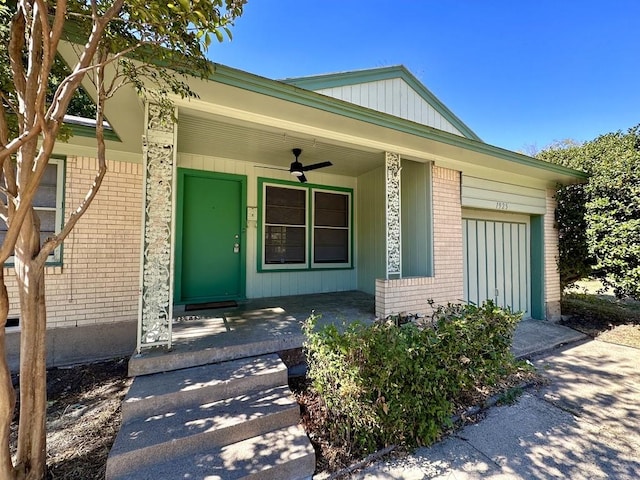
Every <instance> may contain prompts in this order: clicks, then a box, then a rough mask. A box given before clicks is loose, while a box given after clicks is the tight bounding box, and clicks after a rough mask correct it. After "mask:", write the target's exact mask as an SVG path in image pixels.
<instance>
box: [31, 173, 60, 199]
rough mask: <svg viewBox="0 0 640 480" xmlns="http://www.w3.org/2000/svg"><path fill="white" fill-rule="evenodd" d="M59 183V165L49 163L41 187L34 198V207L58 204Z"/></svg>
mask: <svg viewBox="0 0 640 480" xmlns="http://www.w3.org/2000/svg"><path fill="white" fill-rule="evenodd" d="M57 183H58V165H55V164H49V165H47V168H46V170H45V171H44V175H43V177H42V182H40V187H38V191H37V192H36V194H35V197H34V198H33V206H34V207H52V208H55V206H56V191H57V188H58V187H57Z"/></svg>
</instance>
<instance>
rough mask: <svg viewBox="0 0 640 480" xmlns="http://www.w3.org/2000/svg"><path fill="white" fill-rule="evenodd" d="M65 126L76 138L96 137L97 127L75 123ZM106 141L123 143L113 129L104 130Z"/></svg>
mask: <svg viewBox="0 0 640 480" xmlns="http://www.w3.org/2000/svg"><path fill="white" fill-rule="evenodd" d="M65 125H67V126H68V127H69V128H70V129H71V133H73V135H74V136H76V137H87V138H95V137H96V128H95V127H88V126H87V125H78V124H75V123H65ZM104 139H105V140H111V141H114V142H122V140H121V139H120V137H119V136H118V134H117V133H116V132H115V131H113V130H111V129H105V130H104Z"/></svg>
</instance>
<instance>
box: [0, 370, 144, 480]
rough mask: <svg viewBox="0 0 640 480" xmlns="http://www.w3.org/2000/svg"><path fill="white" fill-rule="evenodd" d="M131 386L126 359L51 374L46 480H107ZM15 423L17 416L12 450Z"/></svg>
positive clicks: (54, 371) (49, 377) (48, 386)
mask: <svg viewBox="0 0 640 480" xmlns="http://www.w3.org/2000/svg"><path fill="white" fill-rule="evenodd" d="M15 380H16V381H17V378H16V379H15ZM130 383H131V379H129V378H128V377H127V359H117V360H111V361H107V362H99V363H92V364H89V365H81V366H75V367H71V368H54V369H51V370H49V371H48V372H47V398H48V402H47V469H48V472H47V479H48V480H58V479H64V480H98V479H104V475H105V467H106V462H107V455H108V454H109V450H110V449H111V445H112V444H113V441H114V440H115V436H116V434H117V433H118V429H119V428H120V404H121V403H122V399H123V397H124V395H125V394H126V392H127V390H128V388H129V385H130ZM17 410H18V409H16V411H17ZM16 421H17V414H16V418H15V419H14V425H13V428H12V432H11V437H12V445H15V438H16V436H17V422H16Z"/></svg>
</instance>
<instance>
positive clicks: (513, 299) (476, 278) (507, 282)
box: [462, 218, 530, 316]
mask: <svg viewBox="0 0 640 480" xmlns="http://www.w3.org/2000/svg"><path fill="white" fill-rule="evenodd" d="M462 226H463V239H464V300H465V301H467V302H470V303H473V304H475V305H481V304H482V302H484V301H485V300H487V299H491V300H493V301H494V302H495V303H496V304H497V305H499V306H501V307H510V308H511V309H512V310H513V311H522V312H525V316H528V313H529V304H530V301H529V298H530V295H529V235H528V231H527V230H528V225H527V223H524V222H523V223H520V222H510V221H509V222H507V221H496V220H482V219H469V218H465V219H463V220H462Z"/></svg>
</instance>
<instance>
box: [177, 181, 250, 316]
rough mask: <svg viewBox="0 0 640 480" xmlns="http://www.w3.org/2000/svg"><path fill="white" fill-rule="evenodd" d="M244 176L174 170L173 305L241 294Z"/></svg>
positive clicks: (243, 290) (242, 278)
mask: <svg viewBox="0 0 640 480" xmlns="http://www.w3.org/2000/svg"><path fill="white" fill-rule="evenodd" d="M245 192H246V177H243V176H239V175H228V174H220V173H212V172H204V171H199V170H187V169H179V170H178V205H177V207H178V218H177V232H176V233H177V242H176V278H175V299H174V303H178V304H184V303H203V302H213V301H218V300H230V299H239V298H242V297H244V294H245V279H244V278H245V276H244V267H245V261H244V259H245V255H244V243H245V242H244V238H245V231H244V230H245V229H244V226H245V225H244V216H243V213H244V212H245V210H246V201H245V198H246V195H245Z"/></svg>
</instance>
